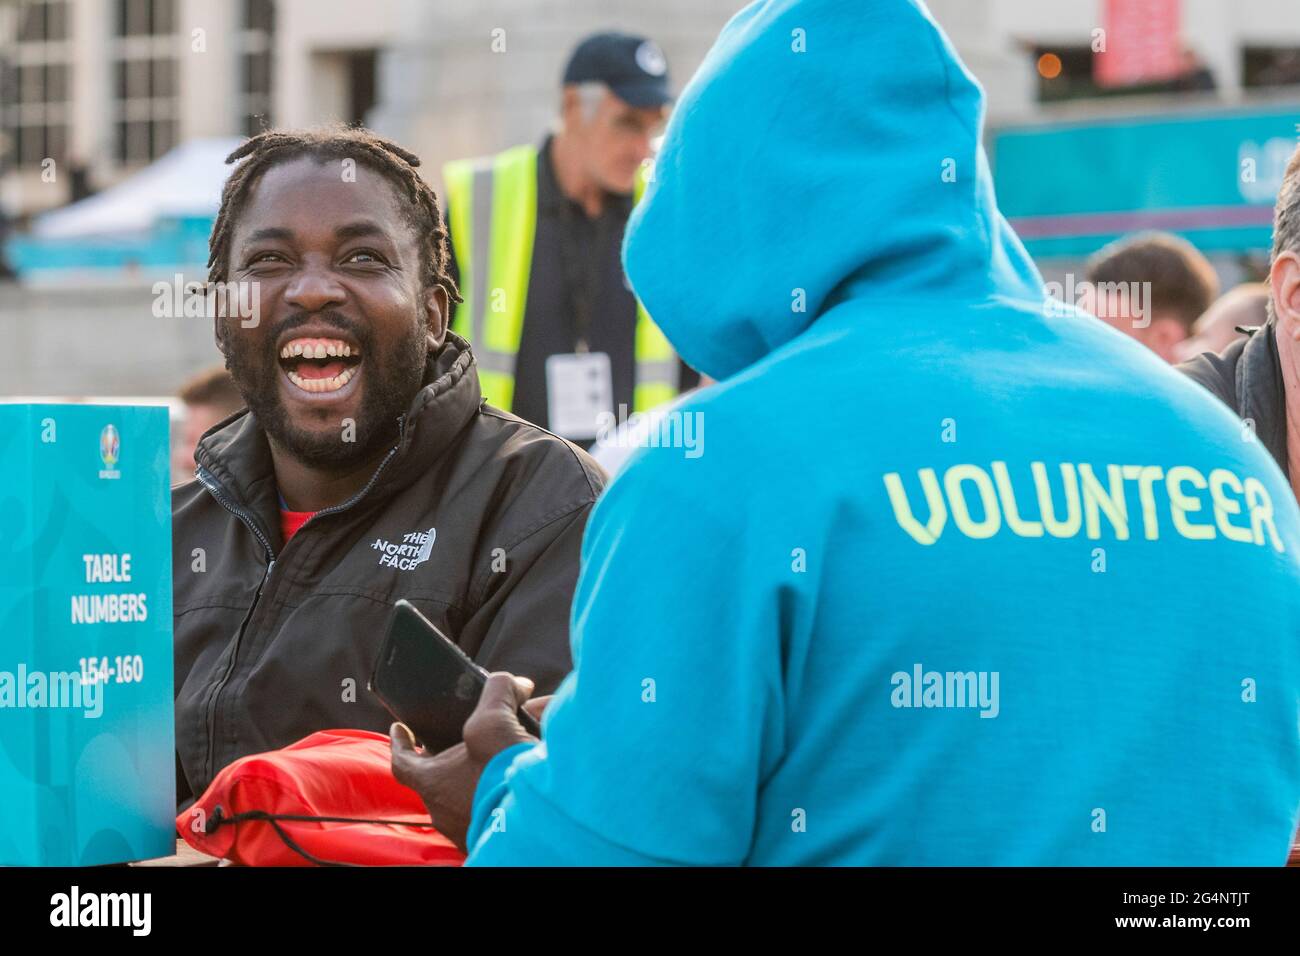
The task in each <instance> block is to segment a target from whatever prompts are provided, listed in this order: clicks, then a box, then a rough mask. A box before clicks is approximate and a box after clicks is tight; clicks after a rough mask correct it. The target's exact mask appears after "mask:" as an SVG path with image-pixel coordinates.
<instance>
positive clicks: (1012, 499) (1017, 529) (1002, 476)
mask: <svg viewBox="0 0 1300 956" xmlns="http://www.w3.org/2000/svg"><path fill="white" fill-rule="evenodd" d="M993 481H994V482H995V483H996V484H997V486H998V497H999V498H1001V499H1002V513H1003V514H1004V515H1006V516H1007V527H1008V528H1010V529H1011V530H1012V532H1014V533H1015V534H1018V535H1020V537H1022V538H1041V537H1042V536H1043V523H1042V522H1041V521H1026V520H1025V519H1024V518H1022V517H1020V512H1019V511H1018V510H1017V509H1016V495H1015V490H1014V489H1013V488H1012V487H1011V475H1010V474H1008V473H1007V463H1006V462H1005V461H995V462H994V463H993Z"/></svg>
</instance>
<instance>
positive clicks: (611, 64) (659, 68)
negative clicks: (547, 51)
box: [564, 33, 672, 107]
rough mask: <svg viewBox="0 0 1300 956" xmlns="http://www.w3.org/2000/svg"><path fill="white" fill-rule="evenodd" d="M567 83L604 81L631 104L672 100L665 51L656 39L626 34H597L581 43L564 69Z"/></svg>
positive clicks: (644, 105) (625, 101) (644, 104)
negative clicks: (660, 47)
mask: <svg viewBox="0 0 1300 956" xmlns="http://www.w3.org/2000/svg"><path fill="white" fill-rule="evenodd" d="M564 83H565V85H566V86H567V85H568V84H570V83H604V84H605V85H606V86H608V87H609V88H610V90H611V91H613V93H614V95H615V96H617V97H618V98H619V99H620V100H622V101H623V102H624V103H627V104H628V105H629V106H636V107H655V106H663V105H665V104H666V103H671V102H672V94H670V93H669V92H668V61H667V60H666V59H665V58H664V51H663V50H661V49H659V45H658V44H657V43H655V42H654V41H653V40H647V39H646V38H645V37H638V36H632V35H630V34H627V33H596V34H593V35H591V36H589V37H587V39H585V40H583V41H582V42H581V43H579V44H578V46H577V48H576V49H575V50H574V51H573V55H572V56H570V57H569V65H568V66H567V67H565V68H564Z"/></svg>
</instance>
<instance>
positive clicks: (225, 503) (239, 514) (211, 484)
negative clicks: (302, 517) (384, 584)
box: [195, 415, 406, 783]
mask: <svg viewBox="0 0 1300 956" xmlns="http://www.w3.org/2000/svg"><path fill="white" fill-rule="evenodd" d="M405 434H406V416H405V415H403V416H401V417H400V418H399V419H398V420H397V435H398V437H397V444H396V445H394V446H393V447H392V448H390V449H389V451H388V454H387V455H385V456H384V460H383V461H381V462H380V463H379V466H378V467H377V468H376V469H375V471H374V474H372V475H371V476H370V480H369V481H368V482H366V484H365V487H364V488H362V489H361V490H360V491H358V492H357V493H356V494H355V495H353V496H352V497H351V498H349V499H348V500H347V501H344V502H343V503H341V504H337V505H334V506H332V507H329V508H322V509H321V510H320V511H317V512H316V513H315V514H313V515H312V516H311V517H310V518H309V519H307V521H306V522H305V523H304V524H303V528H305V527H307V525H309V524H311V523H312V522H313V521H315V520H316V519H317V518H318V517H320V516H321V515H326V514H335V513H337V512H339V511H345V510H347V509H348V508H351V507H352V506H353V505H354V504H356V503H357V502H358V501H360V500H361V499H362V498H364V497H365V496H366V494H367V493H368V492H369V491H370V489H371V488H373V487H374V486H375V482H376V481H378V480H379V475H380V473H382V472H383V470H384V468H385V467H387V465H388V463H389V462H390V461H391V460H392V458H393V456H394V455H396V454H397V449H398V448H400V447H401V444H402V438H403V437H404V436H405ZM195 476H196V477H197V478H198V479H199V482H200V483H201V484H202V485H203V487H204V488H206V489H207V490H208V493H209V494H211V495H212V497H213V498H215V499H216V501H217V504H219V505H221V507H223V508H225V509H226V510H227V511H229V512H230V513H231V514H232V515H234V516H235V517H236V518H238V519H239V520H240V521H242V522H243V523H244V525H245V526H246V527H247V528H248V530H249V531H251V532H253V536H254V537H255V538H257V540H258V541H259V542H261V545H262V547H263V549H265V551H266V571H265V572H264V573H263V574H262V580H261V582H260V583H259V584H258V585H257V593H256V594H254V595H253V603H252V604H251V605H249V608H248V613H247V614H245V615H244V620H243V621H242V622H241V623H240V625H239V633H238V634H237V635H236V636H235V646H234V648H233V649H232V650H231V653H230V663H229V664H227V665H226V671H225V673H224V674H222V675H221V678H220V680H218V681H217V683H216V684H215V685H214V686H213V688H212V693H211V694H210V695H209V697H208V707H207V710H208V713H207V715H206V719H205V723H206V725H207V732H208V747H207V759H206V761H205V767H204V770H205V774H206V777H207V779H208V782H209V783H210V782H211V781H212V778H213V776H214V775H215V770H214V767H213V760H214V756H215V751H216V749H217V748H216V729H217V727H216V723H217V704H218V702H219V699H220V697H221V692H222V691H223V690H225V689H226V684H228V683H229V682H230V678H231V677H232V676H233V675H234V672H235V664H236V661H237V660H238V657H239V647H240V645H241V644H242V643H243V640H244V633H245V631H247V630H248V625H249V623H250V622H251V621H252V620H253V614H254V613H255V612H256V610H257V602H258V601H259V600H261V597H262V592H263V591H264V590H265V589H266V584H267V582H268V581H270V579H271V571H272V569H273V568H274V567H275V560H276V558H275V550H274V549H273V548H272V547H271V542H269V541H268V540H267V539H266V535H264V534H262V532H261V530H260V529H259V528H258V527H257V524H256V523H255V522H254V521H253V519H252V516H251V515H250V514H249V513H248V512H247V511H246V510H245V509H243V508H240V507H239V506H238V505H236V504H234V503H233V502H232V501H230V500H229V499H228V498H227V497H226V496H225V495H224V494H223V493H222V492H221V486H220V485H219V484H218V483H217V481H216V479H215V478H213V477H212V474H211V473H210V472H209V471H208V470H207V469H205V468H203V467H201V466H200V467H199V468H198V469H197V470H196V471H195ZM298 530H299V531H301V530H302V528H299V529H298Z"/></svg>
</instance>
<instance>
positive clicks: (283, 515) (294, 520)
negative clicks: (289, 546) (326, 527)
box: [280, 508, 316, 542]
mask: <svg viewBox="0 0 1300 956" xmlns="http://www.w3.org/2000/svg"><path fill="white" fill-rule="evenodd" d="M315 513H316V512H314V511H287V510H285V509H284V508H281V509H280V531H281V532H282V533H283V534H284V540H285V541H286V542H287V541H288V540H289V539H290V538H292V537H293V536H294V535H295V534H297V533H298V529H299V528H301V527H302V526H303V525H305V524H306V523H307V519H308V518H310V517H311V516H312V515H314V514H315Z"/></svg>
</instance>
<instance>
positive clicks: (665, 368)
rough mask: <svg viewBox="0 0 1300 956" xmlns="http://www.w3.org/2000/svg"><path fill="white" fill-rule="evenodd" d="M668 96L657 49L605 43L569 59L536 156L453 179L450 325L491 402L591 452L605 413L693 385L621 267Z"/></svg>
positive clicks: (493, 163)
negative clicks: (470, 353)
mask: <svg viewBox="0 0 1300 956" xmlns="http://www.w3.org/2000/svg"><path fill="white" fill-rule="evenodd" d="M671 100H672V97H671V94H670V93H669V87H668V64H667V61H666V60H665V59H664V55H663V52H662V51H661V50H660V49H659V47H658V46H657V45H656V44H655V43H654V42H653V41H651V40H648V39H646V38H644V37H638V36H629V35H627V34H622V33H599V34H595V35H593V36H590V37H588V38H587V39H585V40H583V41H582V42H581V43H580V44H578V46H577V48H576V49H575V50H574V51H573V54H572V56H571V57H570V59H569V63H568V66H567V67H566V69H565V71H564V85H563V93H562V94H561V101H560V119H559V125H558V128H557V129H556V131H555V132H553V133H552V134H551V135H549V136H547V137H546V138H545V139H544V140H543V142H542V144H541V146H540V147H537V146H533V145H525V146H516V147H513V148H511V149H507V150H505V151H504V152H502V153H500V154H498V155H496V156H492V157H487V158H483V159H474V160H457V161H455V162H452V163H448V164H447V166H446V167H445V169H444V170H443V179H444V181H445V183H446V187H447V222H448V227H449V233H450V242H451V248H452V255H453V263H452V273H453V276H454V278H455V279H456V282H457V284H458V286H459V288H460V290H461V295H462V296H463V298H464V301H463V302H461V303H460V304H459V305H458V306H456V307H455V312H454V316H453V322H452V328H453V330H455V331H456V332H457V333H459V334H461V335H463V336H464V337H465V338H467V339H469V341H470V344H471V345H472V346H473V348H474V355H475V357H476V358H477V360H478V365H479V380H480V381H481V382H482V383H483V395H484V397H485V398H486V399H487V400H488V402H489V403H491V404H492V405H495V406H496V407H498V408H503V409H506V410H508V411H512V412H514V413H515V414H516V415H519V416H520V417H521V418H526V419H528V420H529V421H531V422H535V423H537V424H538V425H541V426H542V427H543V428H548V429H550V430H551V431H553V432H555V433H556V434H559V435H561V436H563V437H565V438H570V439H573V440H574V441H577V442H578V443H579V444H582V445H583V446H584V447H588V446H589V445H590V442H591V440H592V439H593V438H595V437H596V430H597V429H596V420H597V417H598V416H599V415H600V414H601V413H602V412H603V413H621V414H620V417H626V413H627V411H632V412H644V411H648V410H649V409H651V408H653V407H655V406H656V405H660V404H662V403H664V402H667V401H670V400H671V399H672V398H674V397H675V396H676V395H677V394H678V392H679V391H681V390H683V389H686V388H690V387H692V386H693V385H694V384H695V380H696V376H695V375H694V373H692V372H691V371H690V370H689V369H687V368H685V367H684V366H683V365H682V364H681V363H680V362H679V361H678V359H677V356H676V354H675V353H674V352H673V349H672V346H671V345H669V344H668V340H667V339H665V338H664V336H663V333H662V332H660V331H659V328H658V326H656V325H655V324H654V322H653V321H652V320H651V318H650V316H649V315H648V314H646V312H645V310H644V309H641V308H640V307H639V306H638V303H637V301H636V298H635V296H633V294H632V290H631V287H630V286H629V285H628V283H627V278H626V277H625V276H624V274H623V265H622V262H621V261H620V259H619V255H620V251H621V249H622V245H623V230H624V228H625V227H626V226H627V219H628V215H629V214H630V213H631V211H632V206H633V203H634V200H635V198H636V197H635V195H634V194H639V192H640V189H641V188H642V187H643V185H644V184H643V182H642V164H643V163H644V162H645V161H646V160H647V159H648V158H649V157H650V154H651V140H652V139H653V138H654V137H656V136H657V135H658V134H659V132H660V131H661V129H662V127H663V123H664V120H665V118H666V116H667V114H668V108H669V104H670V103H671Z"/></svg>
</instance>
